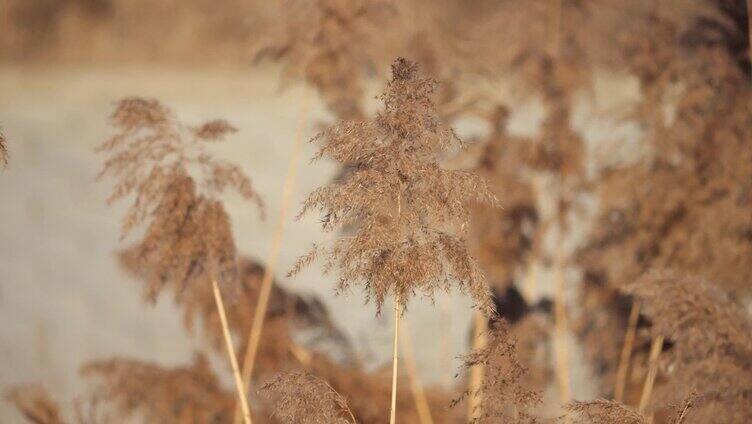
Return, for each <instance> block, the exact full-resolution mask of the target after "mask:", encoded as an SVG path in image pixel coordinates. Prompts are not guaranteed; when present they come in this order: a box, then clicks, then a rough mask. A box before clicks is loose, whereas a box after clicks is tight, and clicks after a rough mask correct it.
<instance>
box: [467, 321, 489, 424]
mask: <svg viewBox="0 0 752 424" xmlns="http://www.w3.org/2000/svg"><path fill="white" fill-rule="evenodd" d="M487 333H488V318H487V317H486V316H485V315H484V314H483V313H481V312H480V311H475V314H474V317H473V341H472V350H473V352H479V351H482V350H483V349H485V348H486V346H487V344H488V339H487ZM484 371H485V370H484V364H483V363H478V364H475V365H473V366H472V367H470V379H469V382H468V401H467V408H468V410H467V417H468V422H474V421H476V420H478V419H479V418H480V417H481V415H482V413H483V410H482V408H483V392H482V387H483V374H484Z"/></svg>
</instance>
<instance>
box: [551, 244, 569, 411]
mask: <svg viewBox="0 0 752 424" xmlns="http://www.w3.org/2000/svg"><path fill="white" fill-rule="evenodd" d="M559 231H561V229H559ZM554 280H555V281H554V283H555V285H556V293H555V295H554V331H555V332H556V338H555V345H556V379H557V382H558V385H559V398H560V400H561V403H562V404H566V403H569V401H570V399H571V397H572V395H571V391H570V379H569V351H568V350H567V346H566V336H567V326H568V325H567V313H566V304H565V291H566V290H565V285H566V281H565V279H564V255H563V252H562V246H561V240H559V243H558V245H557V247H556V264H555V270H554Z"/></svg>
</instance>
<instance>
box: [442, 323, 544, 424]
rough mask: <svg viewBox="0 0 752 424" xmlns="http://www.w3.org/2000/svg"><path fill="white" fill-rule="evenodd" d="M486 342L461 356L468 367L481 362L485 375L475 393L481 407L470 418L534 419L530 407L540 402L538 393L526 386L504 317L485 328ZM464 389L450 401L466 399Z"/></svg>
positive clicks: (527, 422) (486, 423) (481, 423)
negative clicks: (478, 348)
mask: <svg viewBox="0 0 752 424" xmlns="http://www.w3.org/2000/svg"><path fill="white" fill-rule="evenodd" d="M487 337H488V343H487V344H486V346H485V347H484V348H483V349H480V350H477V351H473V352H472V353H470V354H468V355H466V356H465V358H464V366H465V367H466V368H468V369H470V368H471V367H474V366H476V365H483V367H484V369H485V378H484V379H483V380H482V383H481V385H480V387H479V392H478V393H477V396H479V397H481V398H482V409H481V410H480V411H479V412H478V413H477V414H474V417H473V418H472V420H471V421H470V422H472V423H478V424H491V423H497V422H514V423H518V424H532V423H535V422H537V418H536V417H535V416H534V415H533V413H534V408H535V407H537V406H538V405H540V403H541V401H542V400H541V396H540V393H539V392H537V391H535V390H531V389H529V388H528V387H526V384H525V381H524V379H525V378H526V377H527V374H528V369H527V367H525V366H524V365H523V364H522V363H521V362H520V359H519V353H518V344H517V343H518V341H517V340H516V339H515V338H514V337H513V336H512V335H511V332H510V329H509V325H508V324H507V323H506V322H505V321H504V320H498V321H494V322H493V324H492V325H491V327H490V329H489V331H488V332H487ZM469 396H470V393H469V391H465V392H464V393H463V394H462V395H461V396H460V397H459V398H457V399H455V400H454V401H453V402H452V404H453V405H456V404H458V403H459V402H461V401H462V400H465V399H468V398H469Z"/></svg>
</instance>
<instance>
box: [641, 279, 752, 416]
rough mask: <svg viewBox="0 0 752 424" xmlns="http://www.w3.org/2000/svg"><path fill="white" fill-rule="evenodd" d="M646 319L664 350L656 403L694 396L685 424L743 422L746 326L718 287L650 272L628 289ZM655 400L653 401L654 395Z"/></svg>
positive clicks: (750, 349) (749, 326)
mask: <svg viewBox="0 0 752 424" xmlns="http://www.w3.org/2000/svg"><path fill="white" fill-rule="evenodd" d="M628 290H629V292H630V293H632V294H634V295H635V296H636V297H637V298H638V299H640V302H641V304H643V305H644V307H643V310H644V313H645V315H646V316H647V317H648V318H649V319H650V320H651V322H652V327H651V332H652V334H653V336H654V337H665V339H666V341H667V343H670V345H669V346H670V348H664V352H662V353H661V356H660V358H661V361H660V364H659V366H660V369H661V370H662V374H663V375H665V377H666V379H667V381H666V382H665V383H663V384H662V385H658V386H657V387H656V389H655V392H656V395H657V399H655V402H653V403H656V402H658V403H659V404H660V402H663V403H675V402H678V401H680V400H681V399H682V398H685V397H687V396H689V395H690V394H691V393H692V392H697V394H698V395H699V398H698V401H697V402H696V406H695V407H694V411H693V412H692V414H690V415H689V417H688V418H687V422H690V423H694V422H709V421H713V418H712V417H714V416H718V415H717V414H723V417H724V422H729V423H736V422H739V423H741V422H748V421H749V420H750V419H752V415H750V412H749V411H752V408H751V407H750V406H751V405H750V397H749V396H748V394H749V393H750V391H751V390H752V386H750V383H749V382H750V381H752V361H751V360H750V358H752V336H750V335H751V334H752V321H750V317H749V314H748V313H747V312H746V311H745V310H744V309H742V308H741V307H739V306H738V305H736V304H735V303H734V302H733V301H731V300H730V299H729V297H728V296H727V295H726V294H725V293H724V292H723V291H722V290H721V289H719V288H718V287H716V286H713V285H710V284H708V283H707V282H705V281H704V280H702V279H698V278H690V277H684V276H682V275H681V274H679V273H676V272H671V271H656V272H652V273H650V274H648V275H646V276H645V277H644V278H642V279H640V280H639V281H637V282H635V283H634V284H632V285H630V286H628ZM654 398H656V396H654Z"/></svg>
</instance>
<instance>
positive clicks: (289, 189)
mask: <svg viewBox="0 0 752 424" xmlns="http://www.w3.org/2000/svg"><path fill="white" fill-rule="evenodd" d="M307 120H308V95H307V94H306V92H305V91H304V92H303V100H302V102H301V105H300V115H299V118H298V127H297V129H296V130H295V139H294V141H293V147H292V155H291V156H290V163H289V164H288V167H287V176H286V177H285V182H284V184H283V186H282V203H281V205H280V210H279V214H278V215H277V223H276V226H275V229H274V236H273V237H274V238H273V239H272V246H271V249H269V256H268V257H267V260H266V268H265V269H264V275H263V277H262V279H261V290H260V292H259V298H258V302H257V303H256V309H255V311H254V313H253V323H252V324H251V328H250V330H249V334H248V346H247V347H246V350H245V355H244V357H243V371H242V377H243V385H244V387H246V388H250V385H251V377H252V375H253V367H254V364H255V363H256V354H257V353H258V347H259V342H260V341H261V331H262V330H263V328H264V321H265V319H266V311H267V309H268V307H269V297H270V296H271V292H272V282H273V280H274V271H275V269H276V267H277V260H278V258H279V251H280V248H281V247H282V238H283V235H284V230H285V218H286V217H287V211H288V209H289V208H290V200H291V199H292V194H293V191H294V189H295V178H296V175H297V170H298V159H299V157H300V150H301V145H302V143H301V140H302V138H303V130H304V128H305V126H306V122H307ZM233 422H234V423H235V424H239V423H240V414H239V411H238V410H237V409H236V410H235V418H234V420H233Z"/></svg>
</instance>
